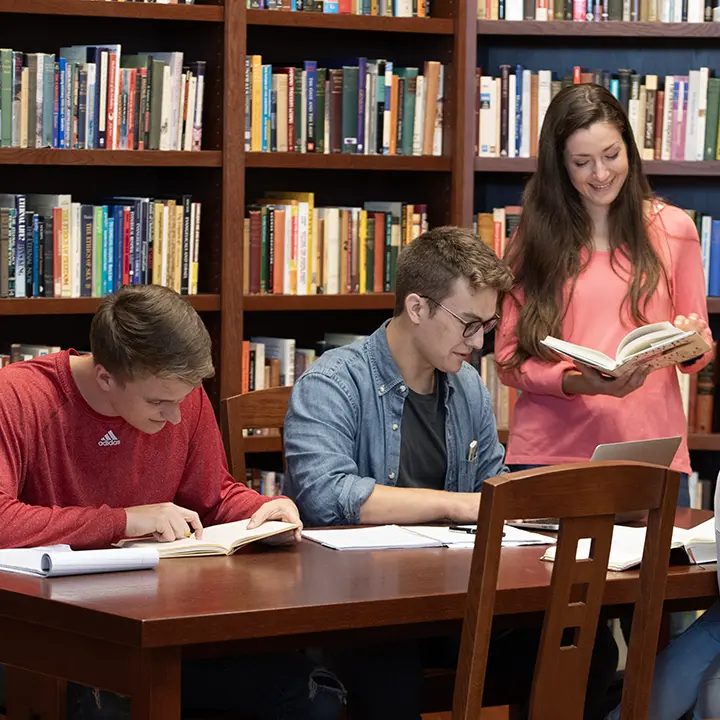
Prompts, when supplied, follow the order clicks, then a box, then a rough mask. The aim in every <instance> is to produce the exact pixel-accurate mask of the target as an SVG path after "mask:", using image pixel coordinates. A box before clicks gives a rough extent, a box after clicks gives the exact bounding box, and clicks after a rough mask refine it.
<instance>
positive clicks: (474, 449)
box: [467, 440, 477, 462]
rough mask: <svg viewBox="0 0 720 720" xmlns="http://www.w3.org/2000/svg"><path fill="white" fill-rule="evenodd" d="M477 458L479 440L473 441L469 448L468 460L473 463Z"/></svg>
mask: <svg viewBox="0 0 720 720" xmlns="http://www.w3.org/2000/svg"><path fill="white" fill-rule="evenodd" d="M476 457H477V440H473V441H472V442H471V443H470V446H469V447H468V454H467V459H468V462H472V461H473V460H475V458H476Z"/></svg>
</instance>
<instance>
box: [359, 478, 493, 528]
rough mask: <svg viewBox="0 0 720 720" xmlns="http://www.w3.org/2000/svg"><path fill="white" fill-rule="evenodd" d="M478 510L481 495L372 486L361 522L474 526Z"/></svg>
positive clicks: (364, 505) (362, 510)
mask: <svg viewBox="0 0 720 720" xmlns="http://www.w3.org/2000/svg"><path fill="white" fill-rule="evenodd" d="M479 508H480V493H454V492H446V491H445V490H427V489H424V488H396V487H389V486H387V485H375V488H374V489H373V491H372V493H371V494H370V497H369V498H368V499H367V500H366V501H365V503H364V504H363V505H362V507H361V508H360V522H361V523H363V524H366V525H386V524H389V523H427V522H443V521H445V522H448V521H449V522H458V523H475V522H477V518H478V510H479Z"/></svg>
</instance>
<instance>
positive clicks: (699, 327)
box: [673, 313, 708, 333]
mask: <svg viewBox="0 0 720 720" xmlns="http://www.w3.org/2000/svg"><path fill="white" fill-rule="evenodd" d="M673 325H675V327H676V328H678V329H679V330H682V331H683V332H689V331H692V330H695V331H696V332H699V333H702V332H703V331H704V330H707V326H708V324H707V323H706V322H705V320H703V318H701V317H700V316H699V315H696V314H695V313H690V314H689V315H688V316H687V317H685V316H684V315H678V316H677V317H676V318H675V320H674V321H673Z"/></svg>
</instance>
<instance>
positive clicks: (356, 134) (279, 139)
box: [245, 55, 445, 155]
mask: <svg viewBox="0 0 720 720" xmlns="http://www.w3.org/2000/svg"><path fill="white" fill-rule="evenodd" d="M245 70H246V72H245V149H246V151H248V152H250V151H251V152H299V153H306V152H307V153H349V154H351V155H442V150H443V137H442V136H443V103H444V76H445V70H444V66H443V65H442V64H441V63H439V62H437V61H433V60H429V61H427V62H425V64H424V66H423V68H422V73H421V69H420V68H417V67H402V68H401V67H397V66H395V65H394V64H393V63H392V62H391V61H389V60H372V59H368V58H358V60H357V65H350V64H344V63H339V64H338V65H337V66H336V67H333V66H329V67H320V66H319V65H318V63H317V61H315V60H306V61H305V62H304V63H303V66H302V67H273V66H272V65H269V64H263V62H262V56H260V55H250V56H248V57H247V58H246V66H245Z"/></svg>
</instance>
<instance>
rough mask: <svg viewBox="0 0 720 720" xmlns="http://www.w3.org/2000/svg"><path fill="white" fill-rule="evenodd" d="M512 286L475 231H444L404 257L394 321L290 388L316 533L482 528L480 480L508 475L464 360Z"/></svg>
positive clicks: (290, 419)
mask: <svg viewBox="0 0 720 720" xmlns="http://www.w3.org/2000/svg"><path fill="white" fill-rule="evenodd" d="M511 283H512V275H511V273H510V271H509V269H508V268H507V266H506V265H505V264H504V263H503V262H502V261H501V260H500V259H498V257H497V256H496V255H495V253H494V252H493V251H492V250H491V249H490V248H489V247H488V246H487V245H485V244H484V243H482V242H481V241H479V240H478V238H477V236H475V235H474V234H473V233H471V232H470V231H468V230H463V229H460V228H450V227H445V228H436V229H434V230H431V231H430V232H427V233H425V234H424V235H422V236H420V237H419V238H417V239H416V240H414V241H413V242H412V243H410V244H409V245H408V246H407V247H406V248H404V249H403V251H402V252H401V253H400V255H399V256H398V259H397V270H396V294H395V295H396V303H395V315H394V317H393V319H392V320H390V321H388V322H386V323H384V324H383V325H382V327H380V328H379V329H378V330H377V331H376V332H375V333H373V334H372V335H371V336H370V337H369V338H367V339H366V340H364V341H362V342H358V343H354V344H353V345H349V346H347V347H343V348H339V349H336V350H332V351H330V352H327V353H325V354H324V355H323V356H322V357H321V358H320V359H319V360H318V361H317V362H315V363H313V364H312V365H311V366H310V367H309V368H308V370H307V371H306V372H305V373H304V374H303V375H302V377H301V378H300V379H299V380H298V381H297V383H296V384H295V387H294V389H293V393H292V397H291V400H290V408H289V412H288V415H287V419H286V424H285V454H286V457H287V463H288V470H289V474H290V477H291V478H292V480H291V486H290V492H291V494H292V495H294V496H295V499H296V502H297V505H298V507H299V508H300V511H301V513H302V515H303V519H304V522H305V523H306V524H307V525H351V524H357V523H371V524H383V523H389V522H392V523H421V522H430V521H439V520H450V521H453V522H465V523H468V522H470V523H473V522H476V521H477V516H478V508H479V503H480V495H479V494H478V491H479V490H480V487H481V485H482V482H483V480H485V478H488V477H493V476H495V475H497V474H499V473H502V472H506V468H505V466H504V464H503V457H504V450H503V447H502V445H501V444H500V443H499V441H498V437H497V430H496V426H495V419H494V416H493V411H492V405H491V401H490V394H489V393H488V391H487V389H486V388H485V386H484V385H483V383H482V380H481V379H480V376H479V375H478V373H477V372H476V371H475V369H474V368H472V367H471V366H470V365H468V364H467V362H466V360H468V359H469V356H470V353H471V352H472V351H473V350H475V349H480V348H482V346H483V339H484V336H485V333H486V332H488V331H490V330H491V329H492V328H493V327H494V325H495V323H496V322H497V318H498V316H497V313H496V309H497V300H498V292H499V291H504V290H508V289H509V288H510V285H511Z"/></svg>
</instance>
